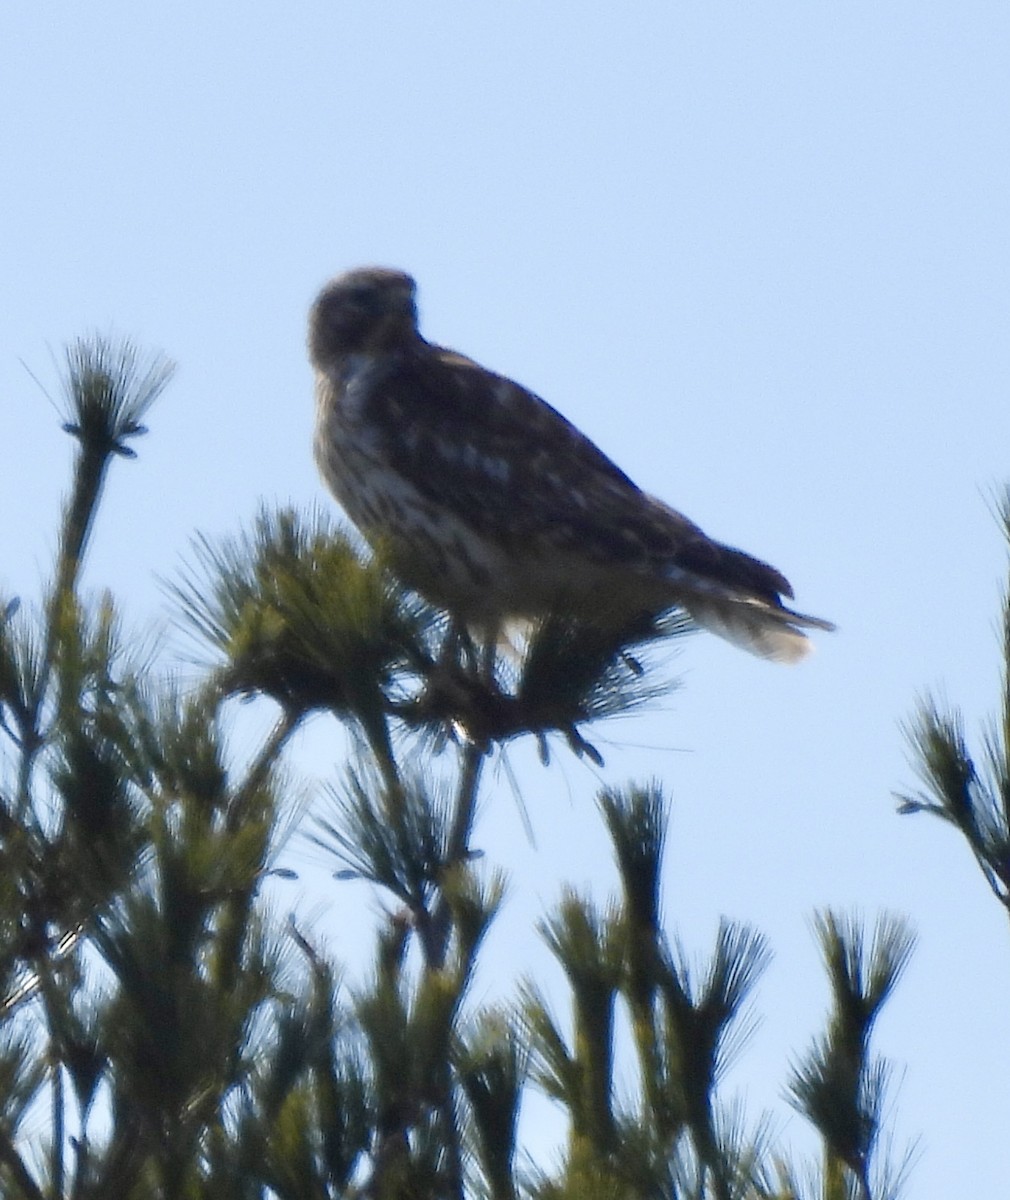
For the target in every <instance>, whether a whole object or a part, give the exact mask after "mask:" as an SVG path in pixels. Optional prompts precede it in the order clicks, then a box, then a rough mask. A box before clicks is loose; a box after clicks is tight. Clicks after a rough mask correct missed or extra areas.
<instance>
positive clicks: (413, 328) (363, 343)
mask: <svg viewBox="0 0 1010 1200" xmlns="http://www.w3.org/2000/svg"><path fill="white" fill-rule="evenodd" d="M417 336H418V333H417V307H416V305H415V303H414V281H413V279H411V277H410V276H409V275H406V274H405V273H404V272H403V271H394V270H391V269H390V268H387V267H359V268H358V269H357V270H355V271H348V272H347V273H346V274H344V275H338V276H337V278H336V279H334V280H333V282H332V283H329V284H327V285H326V287H325V288H323V290H322V292H320V294H319V298H318V299H317V300H316V302H315V304H314V305H313V306H312V312H311V314H310V317H309V356H310V357H311V359H312V363H313V365H314V366H315V367H317V368H318V369H319V370H326V368H327V367H329V366H332V365H334V364H335V362H336V361H337V360H338V359H340V358H342V357H343V356H344V355H345V354H361V353H366V352H369V351H371V352H375V351H381V350H385V349H393V348H394V347H397V346H402V345H403V344H404V342H405V341H406V342H410V341H413V340H414V339H416V338H417Z"/></svg>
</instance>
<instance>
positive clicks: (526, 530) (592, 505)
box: [309, 267, 834, 662]
mask: <svg viewBox="0 0 1010 1200" xmlns="http://www.w3.org/2000/svg"><path fill="white" fill-rule="evenodd" d="M415 292H416V286H415V283H414V280H413V279H412V278H411V277H410V276H409V275H407V274H405V273H403V272H402V271H396V270H390V269H387V268H380V267H366V268H361V269H358V270H354V271H349V272H347V273H346V274H344V275H340V276H338V277H337V278H336V279H335V280H333V281H332V282H331V283H330V284H329V285H328V286H327V287H326V288H324V289H323V291H322V292H321V294H320V295H319V297H318V299H317V300H316V302H315V304H314V305H313V307H312V311H311V316H310V322H309V355H310V358H311V360H312V365H313V367H314V368H315V375H316V399H317V423H316V434H315V455H316V460H317V462H318V464H319V468H320V470H321V472H322V475H323V478H324V479H325V481H326V483H327V485H328V486H329V488H330V489H331V491H332V492H333V494H334V495H335V496H336V498H337V500H339V502H340V504H341V505H342V506H343V508H344V510H345V511H346V512H347V515H348V516H349V517H350V518H351V520H352V521H353V522H354V523H355V524H356V525H357V526H358V528H359V529H360V530H361V532H362V534H363V535H364V536H365V538H366V539H367V540H368V541H369V542H370V543H371V544H373V545H376V546H378V545H381V546H382V547H383V548H384V550H385V552H386V553H387V554H388V556H389V559H390V563H391V566H392V568H393V570H394V571H395V573H396V574H397V575H398V577H399V578H400V579H401V580H402V582H403V583H404V584H406V585H407V586H408V587H410V588H412V589H414V590H415V591H417V592H418V593H420V594H421V595H422V596H423V597H424V598H425V599H426V600H428V601H429V602H430V603H432V604H434V605H436V606H437V607H440V608H444V609H446V610H448V612H449V613H450V615H451V616H452V617H453V618H454V619H455V620H457V621H458V622H461V623H463V624H465V625H466V626H467V627H468V628H470V629H471V630H475V631H479V632H480V633H482V635H484V636H486V637H487V638H489V639H492V638H495V637H497V636H498V635H499V634H500V633H501V630H502V627H503V625H504V624H505V623H506V622H508V621H509V620H510V619H515V618H533V619H535V618H538V617H543V616H546V615H547V614H548V613H561V614H565V615H571V616H572V617H573V618H576V619H579V620H584V621H589V622H595V623H598V624H601V625H611V624H614V625H616V623H618V622H620V621H630V620H631V619H633V618H635V617H636V616H640V615H643V614H659V613H661V612H664V611H666V610H667V609H670V608H672V607H674V606H679V607H682V608H683V609H685V610H686V611H687V612H688V613H689V614H690V615H691V617H692V618H693V619H694V620H695V622H696V623H697V624H699V625H701V626H704V627H705V628H706V629H709V630H711V631H712V632H713V633H716V634H718V635H719V636H721V637H724V638H726V639H728V640H729V641H731V642H733V643H735V644H736V645H738V646H741V647H742V648H743V649H745V650H748V651H750V652H751V653H752V654H757V655H760V656H762V657H763V658H768V659H773V660H775V661H777V662H794V661H796V660H798V659H800V658H802V657H803V656H804V654H806V652H807V651H808V649H809V648H810V643H809V641H808V640H807V638H806V636H805V634H804V632H803V630H804V629H805V628H816V629H832V628H834V627H833V626H832V624H831V623H830V622H829V621H822V620H820V619H819V618H817V617H810V616H806V615H804V614H803V613H798V612H794V611H793V610H792V609H790V608H787V607H786V606H785V604H783V602H782V597H783V596H785V597H789V598H791V597H792V594H793V593H792V588H791V587H790V586H789V582H788V580H787V579H786V578H785V577H784V576H783V575H782V574H780V573H779V572H778V571H777V570H775V568H774V567H771V566H769V565H768V564H767V563H764V562H761V561H760V560H759V559H756V558H752V557H751V556H750V555H749V554H745V553H744V552H743V551H741V550H735V549H733V548H732V547H730V546H725V545H723V544H722V543H720V542H716V541H713V540H712V539H711V538H710V537H708V536H706V534H704V533H703V532H702V530H701V529H700V528H699V527H698V526H697V525H695V524H694V523H693V522H692V521H689V520H688V519H687V517H684V516H682V515H681V514H680V513H679V512H676V511H675V510H674V509H672V508H670V507H669V506H668V505H666V504H664V503H663V502H662V501H661V500H657V499H656V498H655V497H653V496H650V495H647V494H646V493H645V492H643V491H641V489H639V488H638V487H636V485H635V484H634V483H632V481H631V480H630V479H629V478H628V476H627V475H625V474H624V472H623V471H621V470H620V469H619V468H618V467H617V466H615V464H614V463H613V462H611V461H610V459H609V458H607V457H606V455H605V454H603V453H602V451H600V450H599V449H597V447H596V446H595V445H594V444H593V443H592V442H591V441H590V440H589V439H588V438H587V437H585V436H584V435H583V434H582V433H580V432H579V430H578V429H576V428H575V426H574V425H572V424H571V423H570V422H569V421H567V420H566V419H565V418H564V417H563V416H562V415H561V414H560V413H559V412H557V411H556V410H555V409H553V408H552V407H551V406H550V405H549V404H547V403H546V402H545V401H544V400H541V399H540V397H539V396H536V395H534V393H533V392H530V391H528V390H527V389H526V388H524V387H522V386H521V385H520V384H518V383H514V382H513V381H512V380H510V379H506V378H505V377H504V376H501V375H496V374H495V373H494V372H493V371H489V370H487V369H486V368H485V367H482V366H480V365H479V364H478V363H476V362H473V361H472V360H471V359H469V358H466V357H464V356H463V355H462V354H457V353H456V352H455V351H452V350H446V349H444V348H443V347H441V346H436V345H434V344H432V343H430V342H428V341H426V340H425V339H424V337H423V336H422V335H421V333H420V331H419V329H418V317H417V306H416V302H415Z"/></svg>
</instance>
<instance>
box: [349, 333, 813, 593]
mask: <svg viewBox="0 0 1010 1200" xmlns="http://www.w3.org/2000/svg"><path fill="white" fill-rule="evenodd" d="M395 362H396V366H395V367H390V369H389V370H386V371H382V372H380V373H379V376H378V377H377V378H376V379H375V380H374V383H373V386H372V389H371V394H370V396H369V399H368V401H367V408H368V419H369V421H370V423H371V425H372V428H373V429H374V430H376V431H377V432H378V433H379V436H380V437H381V438H382V440H383V443H384V450H385V453H386V455H387V456H388V461H389V463H390V466H392V467H393V469H394V470H396V471H397V472H398V473H399V474H400V475H402V476H403V477H404V478H405V479H407V480H409V482H410V483H411V485H412V486H413V487H414V488H416V489H417V491H418V492H419V493H420V494H421V495H423V496H424V497H426V498H427V499H428V500H430V501H431V502H432V503H433V504H435V505H437V506H439V507H444V508H447V509H449V510H450V511H453V512H456V513H459V514H461V515H462V516H463V517H464V518H465V519H466V520H467V521H468V522H469V523H470V524H472V525H473V526H474V527H475V528H476V529H478V530H479V531H480V532H481V533H482V534H484V535H485V536H489V537H492V538H494V539H495V540H497V541H499V542H500V543H501V544H503V545H506V546H514V547H516V549H517V550H522V551H525V552H527V553H528V552H529V551H530V550H531V549H533V548H535V547H539V548H541V549H542V550H544V551H547V552H549V551H550V550H552V549H556V550H559V551H564V550H567V549H577V550H578V552H579V553H580V554H581V555H584V556H586V557H588V558H590V559H595V560H598V561H601V562H606V563H618V564H620V563H623V564H626V565H628V566H629V567H636V566H637V567H638V568H639V569H643V570H657V571H662V570H664V569H669V568H672V567H679V568H681V569H683V570H686V571H689V572H697V573H698V574H699V575H702V576H704V577H707V578H710V579H713V580H716V581H720V582H723V583H725V584H727V585H728V586H730V587H738V588H743V589H745V590H748V591H751V592H753V593H755V594H757V595H760V596H764V597H767V598H768V599H770V600H772V601H773V602H777V600H778V594H779V593H784V594H785V595H791V594H792V592H791V589H790V588H789V583H788V581H787V580H786V579H785V578H784V577H783V576H782V575H780V574H779V572H778V571H775V570H774V569H773V568H772V567H769V566H767V564H765V563H762V562H760V561H759V560H757V559H754V558H751V556H750V555H747V554H744V553H742V552H741V551H738V550H733V549H731V548H730V547H727V546H722V545H721V544H720V543H718V542H715V541H713V540H712V539H711V538H709V537H707V536H706V535H705V534H704V533H703V532H702V530H701V529H700V528H699V527H698V526H697V525H695V524H694V523H693V522H692V521H690V520H688V518H687V517H685V516H683V515H682V514H681V513H678V512H677V511H675V510H674V509H672V508H669V507H668V506H667V505H665V504H662V503H660V502H659V501H657V500H655V499H653V498H652V497H651V496H648V495H646V494H645V493H644V492H642V491H641V489H639V488H638V487H637V486H636V485H635V484H634V483H633V482H632V481H631V480H630V479H629V478H628V476H627V475H625V474H624V472H623V471H621V470H620V468H619V467H617V466H616V465H615V464H614V463H613V462H611V460H610V459H609V458H608V457H607V456H606V455H605V454H604V453H603V452H602V451H601V450H599V449H598V448H597V447H596V446H595V445H594V444H593V443H592V442H591V441H590V440H589V438H587V437H586V436H585V435H584V434H582V433H580V432H579V430H578V429H577V428H576V427H575V426H574V425H573V424H572V423H571V422H570V421H568V420H566V419H565V417H563V416H562V415H561V413H559V412H557V410H556V409H554V408H552V407H551V406H550V405H549V404H548V403H547V402H546V401H545V400H541V399H540V397H539V396H537V395H535V394H534V393H533V392H530V391H528V390H527V389H526V388H524V387H521V386H520V385H519V384H517V383H514V382H513V381H512V380H510V379H506V378H505V377H504V376H501V375H496V374H495V373H494V372H492V371H489V370H487V369H486V368H484V367H482V366H480V365H479V364H478V363H475V362H474V361H473V360H471V359H469V358H466V357H465V356H463V355H461V354H457V353H456V352H454V351H451V350H446V349H443V348H441V347H438V346H432V345H428V344H422V346H421V347H420V348H418V349H416V350H414V351H413V352H411V353H408V354H403V355H400V356H396V359H395Z"/></svg>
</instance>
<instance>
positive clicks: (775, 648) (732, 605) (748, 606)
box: [681, 589, 835, 663]
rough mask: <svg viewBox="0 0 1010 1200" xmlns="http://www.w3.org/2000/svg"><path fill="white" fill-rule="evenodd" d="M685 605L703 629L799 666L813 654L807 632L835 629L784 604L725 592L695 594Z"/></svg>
mask: <svg viewBox="0 0 1010 1200" xmlns="http://www.w3.org/2000/svg"><path fill="white" fill-rule="evenodd" d="M681 602H682V603H683V605H684V607H685V608H686V609H687V611H688V612H689V613H690V614H691V616H692V618H693V619H694V620H695V621H696V622H697V623H698V624H699V625H701V626H702V627H703V628H705V629H707V630H709V631H710V632H711V633H714V634H717V635H718V636H719V637H721V638H725V639H726V641H727V642H732V643H733V645H734V646H739V647H740V649H741V650H747V651H749V652H750V653H751V654H756V655H758V657H759V658H767V659H770V660H771V661H772V662H780V663H794V662H799V661H800V659H801V658H805V657H806V655H808V654H809V653H810V651H811V650H812V649H813V644H812V643H811V642H810V640H809V639H808V638H807V636H806V634H805V633H804V632H803V629H805V628H806V629H826V630H829V631H830V630H832V629H834V628H835V627H834V625H833V624H832V623H831V622H830V621H823V620H821V618H820V617H809V616H807V615H806V614H805V613H798V612H793V610H792V609H791V608H786V607H785V605H784V604H773V603H772V602H771V601H770V600H764V599H761V598H760V597H757V596H746V595H741V594H739V593H736V594H734V593H733V592H730V591H727V590H725V589H721V590H716V589H712V590H711V591H707V590H706V591H693V592H692V594H691V595H690V597H689V598H684V599H682V601H681Z"/></svg>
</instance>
